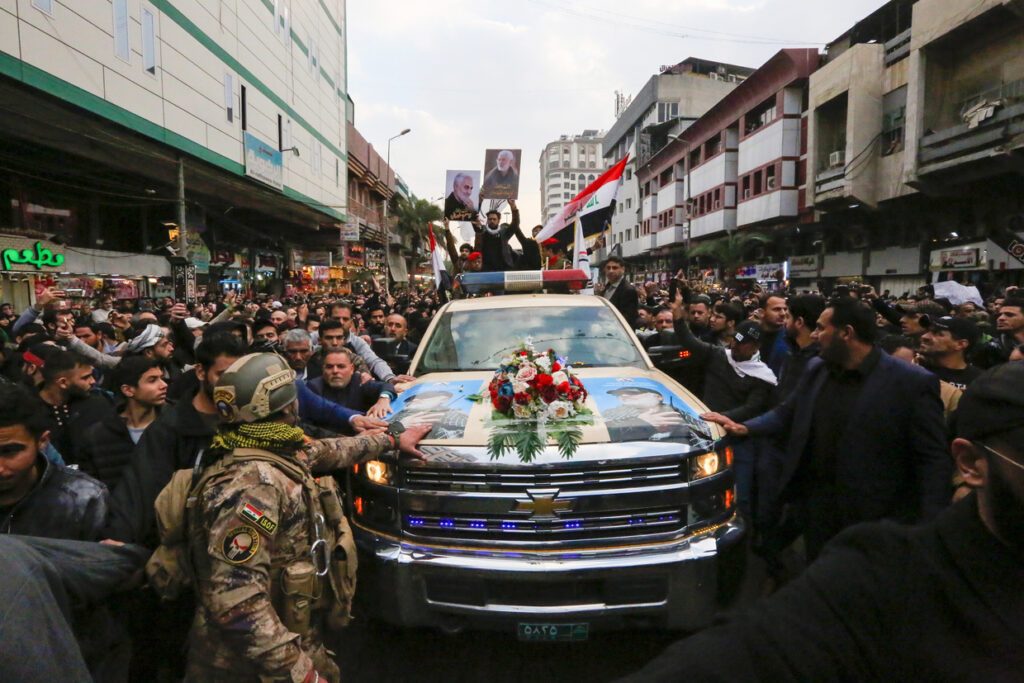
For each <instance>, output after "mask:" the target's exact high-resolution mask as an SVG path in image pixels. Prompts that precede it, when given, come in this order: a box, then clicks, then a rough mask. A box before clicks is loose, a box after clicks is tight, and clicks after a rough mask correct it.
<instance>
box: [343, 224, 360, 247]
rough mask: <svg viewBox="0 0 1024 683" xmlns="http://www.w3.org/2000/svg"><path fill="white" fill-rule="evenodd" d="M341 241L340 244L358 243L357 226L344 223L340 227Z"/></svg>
mask: <svg viewBox="0 0 1024 683" xmlns="http://www.w3.org/2000/svg"><path fill="white" fill-rule="evenodd" d="M341 241H342V242H358V241H359V224H358V223H345V224H344V225H342V226H341Z"/></svg>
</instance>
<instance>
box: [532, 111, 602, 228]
mask: <svg viewBox="0 0 1024 683" xmlns="http://www.w3.org/2000/svg"><path fill="white" fill-rule="evenodd" d="M603 138H604V131H599V130H585V131H583V132H582V133H581V134H579V135H562V136H560V137H559V138H558V139H557V140H555V141H554V142H549V143H548V144H547V145H545V146H544V151H543V152H541V154H540V196H541V216H542V217H543V221H544V222H545V223H547V222H548V221H549V220H550V219H551V218H552V217H553V216H555V215H557V214H558V212H559V211H561V210H562V208H563V207H564V206H565V205H566V204H567V203H568V202H569V200H570V199H572V198H573V197H575V196H576V194H577V193H578V192H579V191H580V190H582V189H583V188H585V187H586V186H587V185H588V184H589V183H592V182H594V181H595V180H597V177H598V176H599V175H601V174H602V173H604V171H605V169H606V166H605V159H604V155H603V154H602V151H601V141H602V139H603Z"/></svg>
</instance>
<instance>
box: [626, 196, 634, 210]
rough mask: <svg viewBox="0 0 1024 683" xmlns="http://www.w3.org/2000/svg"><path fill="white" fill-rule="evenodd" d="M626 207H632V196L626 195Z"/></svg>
mask: <svg viewBox="0 0 1024 683" xmlns="http://www.w3.org/2000/svg"><path fill="white" fill-rule="evenodd" d="M626 208H627V209H632V208H633V198H632V197H626Z"/></svg>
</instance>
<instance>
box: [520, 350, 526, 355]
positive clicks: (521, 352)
mask: <svg viewBox="0 0 1024 683" xmlns="http://www.w3.org/2000/svg"><path fill="white" fill-rule="evenodd" d="M519 355H520V356H525V355H527V352H526V351H520V352H519Z"/></svg>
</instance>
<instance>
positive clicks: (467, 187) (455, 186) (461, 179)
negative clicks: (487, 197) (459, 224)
mask: <svg viewBox="0 0 1024 683" xmlns="http://www.w3.org/2000/svg"><path fill="white" fill-rule="evenodd" d="M445 188H446V189H445V191H446V193H447V196H446V197H445V200H444V217H445V218H447V219H448V220H452V221H471V220H473V219H474V218H475V217H476V215H477V211H478V209H479V207H480V171H447V177H446V179H445Z"/></svg>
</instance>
